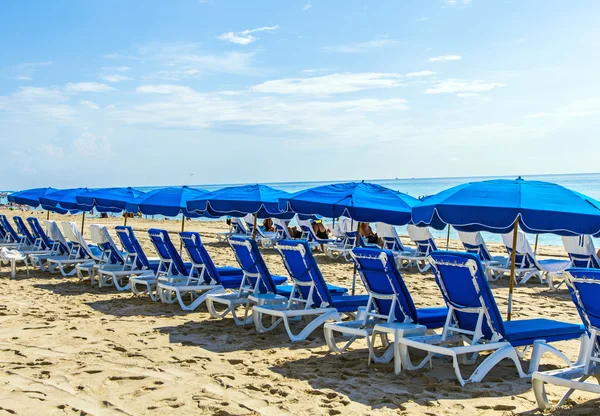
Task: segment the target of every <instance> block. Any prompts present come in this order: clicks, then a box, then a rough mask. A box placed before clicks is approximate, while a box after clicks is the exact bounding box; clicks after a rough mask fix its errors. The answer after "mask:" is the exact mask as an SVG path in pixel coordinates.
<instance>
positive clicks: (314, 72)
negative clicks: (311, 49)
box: [302, 68, 327, 74]
mask: <svg viewBox="0 0 600 416" xmlns="http://www.w3.org/2000/svg"><path fill="white" fill-rule="evenodd" d="M302 72H304V73H305V74H316V73H317V72H327V68H309V69H303V70H302Z"/></svg>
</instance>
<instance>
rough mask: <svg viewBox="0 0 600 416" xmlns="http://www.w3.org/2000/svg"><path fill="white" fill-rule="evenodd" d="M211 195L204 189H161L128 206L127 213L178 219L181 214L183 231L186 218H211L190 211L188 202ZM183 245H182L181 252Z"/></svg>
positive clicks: (186, 187)
mask: <svg viewBox="0 0 600 416" xmlns="http://www.w3.org/2000/svg"><path fill="white" fill-rule="evenodd" d="M207 193H209V192H208V191H205V190H204V189H197V188H190V187H188V186H180V187H169V188H160V189H156V190H154V191H150V192H146V193H144V194H142V195H140V196H138V197H136V198H134V199H133V200H132V201H130V202H128V203H127V204H126V209H127V212H141V213H142V214H145V215H164V216H166V217H176V216H178V215H179V214H181V231H182V232H183V230H184V228H185V219H186V218H198V217H201V216H205V217H206V216H208V217H209V216H210V215H207V214H206V213H204V212H194V211H191V210H188V208H187V205H186V204H187V202H188V201H189V200H190V199H193V198H196V197H201V196H202V195H205V194H207ZM181 248H182V245H181V243H180V245H179V250H180V251H181Z"/></svg>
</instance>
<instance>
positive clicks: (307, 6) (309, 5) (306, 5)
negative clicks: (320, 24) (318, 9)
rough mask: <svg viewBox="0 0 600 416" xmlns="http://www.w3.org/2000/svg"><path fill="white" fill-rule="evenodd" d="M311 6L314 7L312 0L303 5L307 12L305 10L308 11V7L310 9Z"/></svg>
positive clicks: (303, 9)
mask: <svg viewBox="0 0 600 416" xmlns="http://www.w3.org/2000/svg"><path fill="white" fill-rule="evenodd" d="M311 7H312V4H310V2H309V3H306V4H305V5H304V7H302V11H303V12H305V11H307V10H308V9H310V8H311Z"/></svg>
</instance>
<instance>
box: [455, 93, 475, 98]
mask: <svg viewBox="0 0 600 416" xmlns="http://www.w3.org/2000/svg"><path fill="white" fill-rule="evenodd" d="M456 96H457V97H459V98H473V97H479V96H480V94H477V93H476V92H459V93H458V94H456Z"/></svg>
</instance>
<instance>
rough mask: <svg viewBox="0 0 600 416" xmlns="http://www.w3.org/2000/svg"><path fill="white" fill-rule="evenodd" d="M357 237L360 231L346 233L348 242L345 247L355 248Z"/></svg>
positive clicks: (346, 241) (345, 242)
mask: <svg viewBox="0 0 600 416" xmlns="http://www.w3.org/2000/svg"><path fill="white" fill-rule="evenodd" d="M357 235H358V231H346V240H345V241H344V246H345V247H348V248H352V247H355V246H356V236H357ZM361 242H362V241H361Z"/></svg>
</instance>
